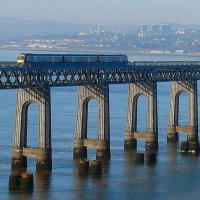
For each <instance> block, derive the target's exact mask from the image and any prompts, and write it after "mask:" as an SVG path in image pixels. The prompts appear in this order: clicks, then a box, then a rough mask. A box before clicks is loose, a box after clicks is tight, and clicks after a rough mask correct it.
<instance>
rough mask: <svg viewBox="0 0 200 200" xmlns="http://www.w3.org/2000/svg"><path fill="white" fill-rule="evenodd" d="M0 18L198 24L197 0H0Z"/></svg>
mask: <svg viewBox="0 0 200 200" xmlns="http://www.w3.org/2000/svg"><path fill="white" fill-rule="evenodd" d="M0 17H6V18H7V17H14V18H19V19H33V20H53V21H61V22H71V23H80V24H102V25H117V24H118V25H123V24H153V23H180V24H200V0H0Z"/></svg>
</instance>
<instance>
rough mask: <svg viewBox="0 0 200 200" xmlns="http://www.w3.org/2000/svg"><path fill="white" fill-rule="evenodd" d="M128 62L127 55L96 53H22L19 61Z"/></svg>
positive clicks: (21, 62)
mask: <svg viewBox="0 0 200 200" xmlns="http://www.w3.org/2000/svg"><path fill="white" fill-rule="evenodd" d="M81 62H84V63H96V62H98V63H127V62H128V57H127V56H126V55H95V54H30V53H28V54H24V53H22V54H20V55H19V56H18V58H17V63H18V64H20V65H25V64H37V63H45V64H48V63H81Z"/></svg>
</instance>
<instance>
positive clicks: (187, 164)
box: [0, 51, 200, 200]
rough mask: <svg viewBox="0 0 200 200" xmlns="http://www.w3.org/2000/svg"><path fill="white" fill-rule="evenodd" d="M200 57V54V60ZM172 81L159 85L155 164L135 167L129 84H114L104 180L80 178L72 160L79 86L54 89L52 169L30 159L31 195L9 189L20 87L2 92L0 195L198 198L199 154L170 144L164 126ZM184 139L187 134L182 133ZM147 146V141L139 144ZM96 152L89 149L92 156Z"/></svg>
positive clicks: (92, 128)
mask: <svg viewBox="0 0 200 200" xmlns="http://www.w3.org/2000/svg"><path fill="white" fill-rule="evenodd" d="M18 53H19V52H18V51H0V61H2V60H15V59H16V56H17V54H18ZM130 59H135V60H159V59H160V60H174V59H176V60H188V59H191V60H196V59H198V58H192V57H191V58H188V57H187V58H185V57H177V58H174V57H164V58H163V57H160V58H159V57H155V56H134V55H133V56H130ZM199 59H200V58H199ZM169 85H170V84H169V83H159V84H158V114H159V118H158V119H159V152H158V161H157V163H156V165H155V166H147V165H146V164H144V165H135V164H134V158H133V154H132V153H125V152H124V150H123V140H124V139H123V134H124V130H125V122H126V111H127V85H119V86H118V85H117V86H114V85H112V86H110V115H111V121H110V126H111V153H112V158H111V161H110V162H108V163H107V164H104V169H103V170H104V173H103V176H102V177H101V178H91V177H87V178H80V177H79V176H78V174H77V166H76V163H75V162H73V160H72V150H73V139H74V127H75V119H76V102H77V101H76V100H77V88H76V87H69V88H52V89H51V96H52V145H53V171H52V173H51V174H50V175H46V176H44V175H43V176H41V175H37V174H36V173H35V159H28V170H29V171H30V172H31V173H34V181H35V188H34V190H33V192H32V193H25V192H24V191H23V192H9V190H8V176H9V174H10V160H11V147H12V137H13V132H14V121H15V108H16V91H15V90H1V91H0V113H1V114H0V148H1V151H0V199H22V200H23V199H153V200H154V199H158V200H160V199H189V198H190V199H199V194H200V182H199V180H198V177H199V176H200V158H199V157H187V156H182V155H181V154H180V148H179V145H167V143H166V128H167V123H168V108H169V89H170V88H169ZM198 96H199V95H198ZM186 97H187V96H186V95H185V96H184V95H183V97H181V104H182V105H181V113H180V114H181V123H183V124H185V123H187V113H186V111H187V101H186ZM143 102H144V103H145V102H146V101H145V98H141V102H140V103H139V110H140V113H139V116H138V117H139V120H138V121H139V122H140V123H139V127H140V129H145V127H146V122H145V120H144V114H145V113H146V112H145V106H144V105H143ZM95 106H96V103H94V102H91V104H90V108H89V111H90V112H89V136H90V137H95V133H96V128H97V115H98V114H97V109H96V107H95ZM29 119H30V121H29V127H28V131H29V132H28V134H29V138H28V140H29V142H30V144H31V145H34V144H36V143H37V125H38V122H37V106H31V107H30V111H29ZM181 139H182V140H183V139H184V136H182V137H181ZM139 149H140V150H141V151H143V150H144V142H141V143H139ZM93 158H95V150H94V149H89V159H93Z"/></svg>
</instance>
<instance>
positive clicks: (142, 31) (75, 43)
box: [0, 24, 200, 55]
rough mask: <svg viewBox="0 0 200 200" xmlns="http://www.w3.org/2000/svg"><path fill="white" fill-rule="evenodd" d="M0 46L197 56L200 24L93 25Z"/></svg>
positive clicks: (198, 53)
mask: <svg viewBox="0 0 200 200" xmlns="http://www.w3.org/2000/svg"><path fill="white" fill-rule="evenodd" d="M0 48H5V49H9V48H12V49H20V48H21V49H33V50H34V49H41V50H62V51H63V50H79V51H81V50H94V51H96V50H101V51H104V50H109V51H133V52H137V53H151V54H185V53H186V54H189V53H191V54H196V55H200V26H199V28H198V27H197V28H191V27H189V26H182V25H181V26H178V25H176V26H174V25H171V24H151V25H146V24H143V25H141V26H140V27H138V29H137V30H135V31H132V32H121V31H120V32H118V31H108V30H105V28H104V27H103V26H100V25H97V26H96V27H94V28H93V30H91V29H89V30H88V31H79V32H76V33H73V34H69V35H67V34H65V35H59V36H56V37H54V36H51V35H50V37H49V35H47V36H44V35H42V36H41V37H40V36H37V37H36V36H32V37H31V36H30V37H29V38H25V39H21V40H19V39H18V40H10V41H0Z"/></svg>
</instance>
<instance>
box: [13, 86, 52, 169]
mask: <svg viewBox="0 0 200 200" xmlns="http://www.w3.org/2000/svg"><path fill="white" fill-rule="evenodd" d="M31 103H36V104H37V105H38V106H39V130H38V132H39V134H38V147H37V148H29V147H28V146H27V123H28V106H29V105H30V104H31ZM28 156H35V157H36V158H37V166H36V169H37V170H40V169H51V168H52V158H51V101H50V88H34V89H19V90H18V91H17V110H16V122H15V133H14V144H13V151H12V165H11V168H12V169H13V170H20V169H22V168H26V167H27V157H28Z"/></svg>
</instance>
